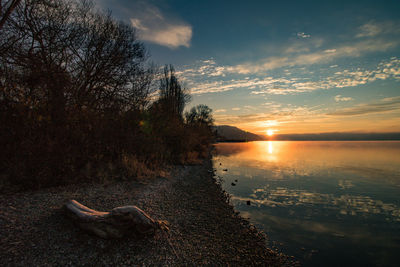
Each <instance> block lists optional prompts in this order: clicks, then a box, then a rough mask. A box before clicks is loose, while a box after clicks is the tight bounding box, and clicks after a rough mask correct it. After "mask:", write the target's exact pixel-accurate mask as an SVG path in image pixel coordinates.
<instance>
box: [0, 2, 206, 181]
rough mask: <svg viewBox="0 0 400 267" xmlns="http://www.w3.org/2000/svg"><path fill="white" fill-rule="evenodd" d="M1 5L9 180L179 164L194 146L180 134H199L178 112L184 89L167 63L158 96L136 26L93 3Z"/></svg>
mask: <svg viewBox="0 0 400 267" xmlns="http://www.w3.org/2000/svg"><path fill="white" fill-rule="evenodd" d="M0 3H1V10H0V15H1V23H2V24H1V25H0V146H1V147H2V150H1V152H0V170H7V171H6V172H7V175H6V176H7V177H8V179H9V180H12V181H16V182H18V179H22V180H23V181H21V183H26V181H29V184H28V185H29V186H32V185H34V184H38V183H40V184H57V183H58V181H59V180H62V179H63V178H60V177H67V176H68V175H69V174H72V173H74V174H76V173H79V171H80V170H83V169H85V168H88V166H93V165H95V164H97V165H101V166H104V165H106V164H105V163H107V164H108V163H110V164H111V163H113V164H115V163H116V162H119V163H121V162H126V158H127V157H128V158H129V157H133V158H134V159H138V160H140V161H141V163H140V164H142V165H143V166H149V164H150V163H149V162H165V161H166V159H173V160H178V161H181V160H182V157H183V158H185V157H186V156H182V155H186V154H187V153H188V151H189V150H193V149H194V147H196V145H197V143H196V142H197V141H196V142H194V141H190V142H189V141H187V140H185V141H182V139H185V138H187V139H190V138H188V137H189V136H190V131H193V132H195V130H194V128H193V125H192V126H190V127H189V125H185V124H184V120H183V117H182V114H183V110H184V107H185V104H186V103H187V102H188V100H189V94H188V92H187V90H186V89H185V88H183V87H182V86H181V84H180V83H179V81H178V79H177V77H176V76H175V73H174V69H173V67H172V66H170V67H165V69H164V73H163V74H164V75H163V78H162V79H161V81H160V82H159V83H158V85H159V91H158V95H159V97H158V99H156V100H155V101H152V99H153V98H154V96H155V95H156V89H157V88H156V85H157V83H156V81H155V77H156V74H157V73H156V72H157V71H156V68H155V67H153V66H152V65H150V64H149V63H148V55H147V51H146V49H145V47H144V45H143V44H142V43H141V42H140V41H138V39H137V34H136V32H135V29H134V28H132V27H131V26H129V25H126V24H124V23H122V22H119V21H116V20H115V19H113V18H112V16H111V14H110V13H101V12H99V11H97V9H96V8H95V6H94V4H93V2H91V1H87V0H21V1H11V0H9V1H3V0H0ZM171 118H173V119H171ZM192 128H193V129H192ZM206 136H208V137H207V138H208V139H207V138H206V139H207V140H211V139H210V138H209V135H206ZM194 138H195V139H194V140H200V139H201V138H199V137H198V136H196V137H194ZM204 140H205V139H204ZM185 142H186V143H185ZM201 142H202V144H206V142H205V141H204V142H203V141H201ZM196 149H197V150H198V151H200V150H201V146H198V145H197V148H196ZM127 155H128V156H127ZM119 163H118V164H119ZM150 165H151V164H150ZM92 169H93V168H92ZM76 177H77V178H75V179H77V180H80V179H82V177H79V175H77V176H76ZM14 178H15V179H14ZM69 179H70V178H69Z"/></svg>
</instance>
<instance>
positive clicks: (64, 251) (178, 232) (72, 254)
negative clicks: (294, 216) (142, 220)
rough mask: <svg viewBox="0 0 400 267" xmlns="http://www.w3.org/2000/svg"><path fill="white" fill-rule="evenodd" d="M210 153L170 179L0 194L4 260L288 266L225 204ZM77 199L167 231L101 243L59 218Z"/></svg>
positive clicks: (0, 243) (177, 169) (179, 168)
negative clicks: (121, 209) (130, 210)
mask: <svg viewBox="0 0 400 267" xmlns="http://www.w3.org/2000/svg"><path fill="white" fill-rule="evenodd" d="M212 169H213V166H212V161H211V158H207V159H206V160H204V161H203V163H202V164H201V165H192V166H176V167H174V170H173V171H171V174H170V177H167V178H154V179H151V180H145V181H143V182H146V184H144V183H140V182H138V181H129V182H112V183H109V184H94V185H71V186H64V187H55V188H48V189H43V190H38V191H34V192H23V193H18V194H14V195H8V194H5V195H0V236H1V240H0V257H1V258H2V261H3V264H4V265H13V266H15V265H17V266H22V265H27V264H29V265H117V266H118V265H119V266H121V265H142V266H144V265H167V266H168V265H169V266H176V265H247V266H254V265H263V266H265V265H268V266H282V265H286V266H289V265H292V264H294V263H293V262H291V261H289V259H288V257H287V256H285V255H283V254H282V253H278V252H276V251H273V250H271V249H270V248H268V247H267V246H266V242H265V241H266V236H265V234H263V233H261V232H259V231H258V230H257V229H256V228H255V227H254V226H252V225H251V224H250V223H249V222H248V221H247V220H246V219H244V218H242V217H241V216H240V215H239V213H238V212H235V210H234V208H233V206H232V205H231V204H229V203H228V201H227V200H228V198H229V196H228V195H227V194H226V193H225V192H224V191H223V190H222V189H221V186H220V185H219V184H217V182H216V180H215V179H214V178H213V173H211V172H209V171H210V170H212ZM68 199H76V200H77V201H79V202H81V203H82V204H84V205H87V206H88V207H90V208H93V209H96V210H100V211H101V210H110V209H112V208H114V207H117V206H124V205H137V206H138V207H139V208H141V209H143V210H144V211H145V212H147V213H148V214H149V215H150V216H151V217H153V218H154V219H157V220H167V221H168V222H169V224H170V232H169V233H168V234H164V233H162V232H156V234H155V235H154V236H153V237H150V238H144V239H139V240H138V239H135V238H134V237H127V238H124V239H116V240H103V239H99V238H97V237H95V236H92V235H89V234H87V233H85V232H83V231H82V230H80V229H79V228H77V227H76V226H75V225H73V223H72V222H71V221H69V220H68V219H67V218H65V217H64V216H63V214H62V212H61V209H60V208H61V206H62V205H63V204H64V203H65V201H66V200H68Z"/></svg>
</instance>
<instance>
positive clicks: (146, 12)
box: [130, 4, 192, 49]
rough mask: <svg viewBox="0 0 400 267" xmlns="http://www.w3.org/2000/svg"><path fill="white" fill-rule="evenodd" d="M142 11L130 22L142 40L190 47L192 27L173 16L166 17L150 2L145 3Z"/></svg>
mask: <svg viewBox="0 0 400 267" xmlns="http://www.w3.org/2000/svg"><path fill="white" fill-rule="evenodd" d="M141 9H142V10H141V12H140V13H137V15H136V16H134V17H131V19H130V22H131V24H132V26H133V27H134V28H136V29H137V30H138V35H139V38H140V39H141V40H144V41H149V42H152V43H156V44H159V45H163V46H167V47H169V48H171V49H175V48H178V47H180V46H184V47H190V40H191V38H192V27H191V26H190V25H188V24H187V23H185V22H182V21H179V20H177V19H176V18H173V17H165V16H164V15H163V14H162V13H161V11H160V10H159V9H158V8H157V7H155V6H151V5H149V4H143V6H142V7H141Z"/></svg>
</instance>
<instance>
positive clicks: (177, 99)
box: [160, 65, 190, 117]
mask: <svg viewBox="0 0 400 267" xmlns="http://www.w3.org/2000/svg"><path fill="white" fill-rule="evenodd" d="M189 101H190V95H189V93H188V91H187V89H186V88H184V87H183V86H182V85H181V83H180V82H179V81H178V78H177V77H176V75H175V70H174V67H173V66H172V65H170V66H169V67H168V66H165V67H164V76H163V77H162V79H161V80H160V103H161V105H162V107H163V109H164V110H165V112H166V113H168V114H171V115H177V116H179V117H182V113H183V110H184V108H185V105H186V103H188V102H189Z"/></svg>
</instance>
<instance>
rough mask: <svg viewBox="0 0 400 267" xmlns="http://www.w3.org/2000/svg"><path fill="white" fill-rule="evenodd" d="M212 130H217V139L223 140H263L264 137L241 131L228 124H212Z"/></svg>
mask: <svg viewBox="0 0 400 267" xmlns="http://www.w3.org/2000/svg"><path fill="white" fill-rule="evenodd" d="M214 130H215V131H216V132H217V141H222V142H223V141H225V142H229V141H231V142H235V141H236V142H245V141H261V140H265V138H264V137H262V136H260V135H257V134H254V133H250V132H246V131H243V130H241V129H239V128H237V127H234V126H229V125H219V126H214Z"/></svg>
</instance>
